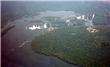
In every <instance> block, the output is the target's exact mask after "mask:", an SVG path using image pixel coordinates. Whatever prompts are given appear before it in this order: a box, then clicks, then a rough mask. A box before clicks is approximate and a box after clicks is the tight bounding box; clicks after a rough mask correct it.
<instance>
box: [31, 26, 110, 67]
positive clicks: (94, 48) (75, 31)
mask: <svg viewBox="0 0 110 67" xmlns="http://www.w3.org/2000/svg"><path fill="white" fill-rule="evenodd" d="M109 36H110V31H109V30H108V29H106V27H103V28H100V31H99V32H97V33H90V32H88V31H86V27H84V26H80V27H64V28H61V29H58V30H56V31H55V32H48V33H46V34H45V35H41V36H37V37H36V38H35V39H34V40H33V41H32V49H33V51H35V52H38V53H43V54H45V55H52V56H56V57H58V58H60V59H63V60H65V61H67V62H69V63H73V64H78V65H81V66H84V67H108V66H109V65H110V64H109V62H110V59H109V58H110V38H109Z"/></svg>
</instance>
